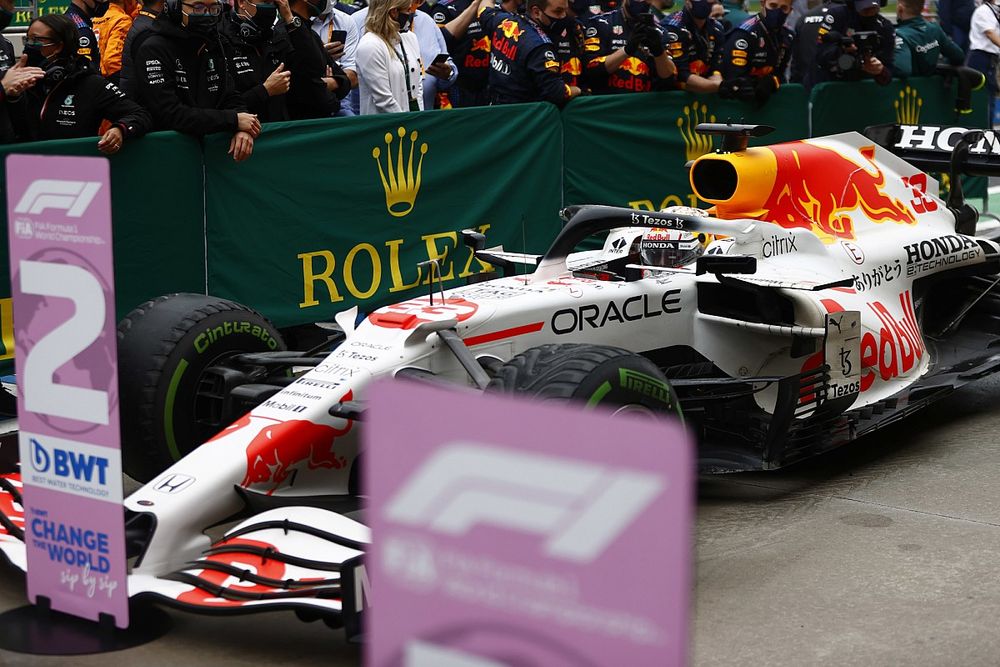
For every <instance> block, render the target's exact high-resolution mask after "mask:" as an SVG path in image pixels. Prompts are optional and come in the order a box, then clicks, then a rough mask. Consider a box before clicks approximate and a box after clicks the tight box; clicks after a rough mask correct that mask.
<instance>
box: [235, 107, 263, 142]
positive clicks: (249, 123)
mask: <svg viewBox="0 0 1000 667" xmlns="http://www.w3.org/2000/svg"><path fill="white" fill-rule="evenodd" d="M236 119H237V121H238V122H239V131H240V132H246V133H247V134H249V135H250V137H251V138H256V137H258V136H260V120H259V119H258V118H257V115H256V114H252V113H245V112H241V113H238V114H236Z"/></svg>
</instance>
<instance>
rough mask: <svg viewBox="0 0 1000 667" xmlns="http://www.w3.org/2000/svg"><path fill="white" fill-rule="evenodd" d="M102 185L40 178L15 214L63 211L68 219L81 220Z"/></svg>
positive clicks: (24, 197) (94, 182) (26, 191)
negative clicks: (50, 210)
mask: <svg viewBox="0 0 1000 667" xmlns="http://www.w3.org/2000/svg"><path fill="white" fill-rule="evenodd" d="M100 189H101V184H100V183H98V182H96V181H62V180H55V179H51V178H40V179H38V180H36V181H32V183H31V185H29V186H28V189H27V190H25V192H24V194H23V195H21V200H20V201H19V202H18V203H17V206H15V207H14V212H15V213H29V214H34V213H41V212H42V211H44V210H45V209H49V208H52V209H62V210H64V211H66V217H68V218H79V217H82V216H83V214H84V213H85V212H86V211H87V208H88V207H89V206H90V202H92V201H93V200H94V197H95V196H96V195H97V191H98V190H100Z"/></svg>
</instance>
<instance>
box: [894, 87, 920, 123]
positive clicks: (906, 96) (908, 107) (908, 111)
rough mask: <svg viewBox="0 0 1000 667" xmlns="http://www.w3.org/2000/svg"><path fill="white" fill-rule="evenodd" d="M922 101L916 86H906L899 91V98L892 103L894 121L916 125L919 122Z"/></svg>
mask: <svg viewBox="0 0 1000 667" xmlns="http://www.w3.org/2000/svg"><path fill="white" fill-rule="evenodd" d="M923 105H924V101H923V100H922V99H920V93H918V92H917V90H916V88H911V87H910V86H906V87H905V88H903V89H902V90H901V91H899V99H898V100H895V101H894V102H893V103H892V106H893V107H895V109H896V122H897V123H899V124H900V125H916V124H918V123H919V122H920V107H922V106H923Z"/></svg>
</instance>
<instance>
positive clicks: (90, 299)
mask: <svg viewBox="0 0 1000 667" xmlns="http://www.w3.org/2000/svg"><path fill="white" fill-rule="evenodd" d="M20 272H21V291H22V292H23V293H25V294H35V295H38V296H53V297H62V298H64V299H70V300H72V301H73V305H74V307H75V309H76V310H75V312H74V313H73V315H72V317H70V318H69V319H68V320H66V321H65V322H63V323H62V324H60V325H59V326H57V327H56V328H55V329H53V330H52V331H51V332H49V334H48V335H46V336H44V337H43V338H42V339H41V340H39V341H38V342H37V343H35V346H34V347H33V348H32V349H31V351H30V353H29V354H28V357H27V359H25V361H24V370H23V372H22V374H21V377H20V378H18V380H19V382H20V384H21V385H22V386H23V391H24V407H25V408H27V409H28V410H30V411H31V412H36V413H41V414H46V415H50V416H53V417H66V418H68V419H78V420H80V421H85V422H89V423H91V424H104V425H107V423H108V393H107V392H106V391H101V390H99V389H85V388H83V387H73V386H70V385H65V384H59V383H57V382H54V381H53V379H52V378H53V375H54V374H55V372H56V371H57V370H58V369H59V368H60V367H61V366H63V365H64V364H67V363H69V362H70V361H71V360H72V359H73V357H75V356H76V355H78V354H79V353H80V352H83V351H84V350H85V349H87V348H88V347H90V345H91V343H93V342H94V341H96V340H97V338H98V336H100V335H101V331H102V330H103V328H104V317H105V313H106V312H107V311H106V310H105V303H104V290H103V289H101V284H100V283H99V282H97V279H96V278H95V277H94V276H92V275H91V274H90V273H89V272H87V271H86V270H84V269H82V268H80V267H78V266H71V265H69V264H52V263H50V262H33V261H30V260H22V261H21V264H20Z"/></svg>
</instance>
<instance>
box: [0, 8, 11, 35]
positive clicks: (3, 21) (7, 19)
mask: <svg viewBox="0 0 1000 667" xmlns="http://www.w3.org/2000/svg"><path fill="white" fill-rule="evenodd" d="M13 22H14V12H8V11H7V10H6V9H4V8H3V7H0V30H5V29H6V28H7V26H9V25H10V24H11V23H13Z"/></svg>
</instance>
